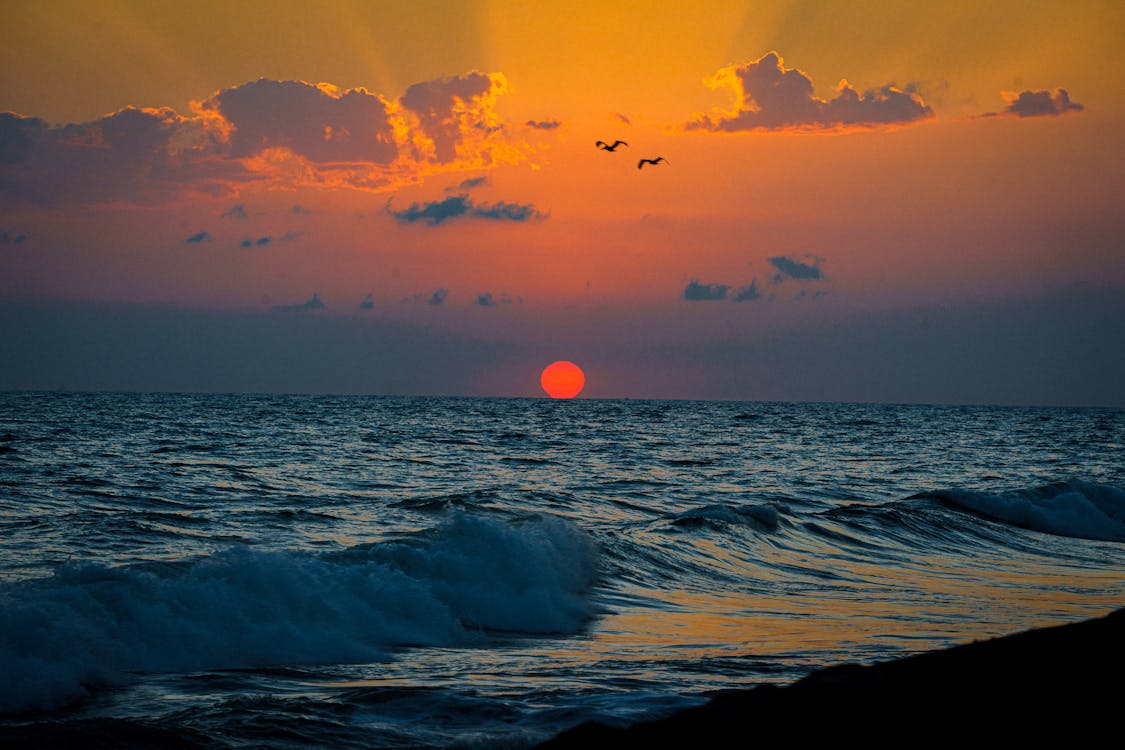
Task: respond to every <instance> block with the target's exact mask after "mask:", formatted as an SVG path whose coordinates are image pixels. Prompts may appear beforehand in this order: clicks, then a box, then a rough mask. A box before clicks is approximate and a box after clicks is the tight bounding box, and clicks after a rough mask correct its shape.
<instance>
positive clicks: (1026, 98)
mask: <svg viewBox="0 0 1125 750" xmlns="http://www.w3.org/2000/svg"><path fill="white" fill-rule="evenodd" d="M1008 99H1009V101H1008V108H1007V109H1005V110H1004V111H1002V112H989V113H988V114H987V115H985V117H999V116H1010V117H1057V116H1058V115H1062V114H1066V113H1067V112H1081V111H1082V110H1083V109H1085V107H1083V106H1082V105H1081V104H1078V103H1077V102H1072V101H1071V100H1070V94H1068V93H1067V90H1066V89H1055V92H1054V93H1053V94H1052V93H1051V92H1050V91H1030V90H1027V91H1021V92H1019V93H1018V94H1014V95H1012V96H1010V97H1008Z"/></svg>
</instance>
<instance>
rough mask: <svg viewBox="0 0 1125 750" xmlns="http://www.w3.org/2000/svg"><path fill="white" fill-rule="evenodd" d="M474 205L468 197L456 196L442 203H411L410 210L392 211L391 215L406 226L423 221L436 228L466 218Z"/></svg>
mask: <svg viewBox="0 0 1125 750" xmlns="http://www.w3.org/2000/svg"><path fill="white" fill-rule="evenodd" d="M472 205H473V204H472V203H470V202H469V197H468V196H467V195H455V196H452V197H450V198H446V199H445V200H442V201H432V202H430V203H422V204H419V203H411V204H410V207H409V208H404V209H403V210H401V211H391V215H392V216H394V217H395V220H396V221H399V222H402V223H404V224H415V223H417V222H420V221H421V222H425V223H426V224H428V225H430V226H431V227H436V226H437V225H439V224H441V223H443V222H445V221H448V220H449V219H455V218H457V217H458V216H464V215H465V214H467V213H468V212H469V210H470V209H471V208H472Z"/></svg>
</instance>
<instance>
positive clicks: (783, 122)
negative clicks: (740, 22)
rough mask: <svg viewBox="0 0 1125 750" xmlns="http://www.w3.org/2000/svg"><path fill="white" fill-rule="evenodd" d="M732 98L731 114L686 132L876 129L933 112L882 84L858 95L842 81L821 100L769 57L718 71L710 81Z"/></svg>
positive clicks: (707, 118) (804, 80) (698, 120)
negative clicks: (832, 94) (729, 91)
mask: <svg viewBox="0 0 1125 750" xmlns="http://www.w3.org/2000/svg"><path fill="white" fill-rule="evenodd" d="M708 83H709V85H710V86H712V87H713V88H729V89H731V90H732V92H733V93H734V97H735V102H734V107H733V108H732V109H731V110H730V111H722V112H715V113H712V114H699V115H696V117H695V118H694V119H693V120H691V121H690V122H688V123H687V124H686V125H685V126H684V127H685V128H686V129H688V130H709V131H718V132H736V131H742V130H805V131H818V130H833V129H837V128H845V127H864V128H870V127H879V126H885V125H893V124H903V123H910V122H916V121H918V120H924V119H926V118H929V117H932V116H933V110H931V109H930V107H928V106H927V105H926V104H925V102H923V101H922V99H921V97H919V96H918V95H917V94H916V93H914V92H913V91H912V90H911V88H910V87H906V88H905V89H899V88H897V87H895V86H893V85H886V86H883V87H881V88H878V89H873V90H870V91H866V92H864V93H862V94H861V93H860V92H859V91H858V90H856V89H854V88H852V87H851V86H850V85H849V84H848V82H847V81H841V82H840V85H839V86H838V87H837V89H836V92H837V93H836V96H834V97H833V98H831V99H819V98H817V97H816V96H814V95H813V83H812V81H811V80H810V79H809V77H808V76H807V75H805V74H804V73H803V72H802V71H800V70H798V69H796V68H786V67H784V65H783V61H782V59H781V56H780V55H778V54H777V53H776V52H770V53H769V54H767V55H765V56H764V57H762V58H760V59H758V60H755V61H753V62H747V63H742V64H740V65H730V66H727V67H725V68H722V69H720V70H719V71H718V72H717V73H716V74H715V75H714V76H713V77H712V78H711V80H710V81H709V82H708Z"/></svg>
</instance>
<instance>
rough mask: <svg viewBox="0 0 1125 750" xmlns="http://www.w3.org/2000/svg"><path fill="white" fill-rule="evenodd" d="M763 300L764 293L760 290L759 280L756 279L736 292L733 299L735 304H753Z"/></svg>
mask: <svg viewBox="0 0 1125 750" xmlns="http://www.w3.org/2000/svg"><path fill="white" fill-rule="evenodd" d="M761 298H762V292H761V290H759V289H758V280H757V279H754V280H753V281H751V282H750V283H749V284H747V285H746V286H743V287H739V288H738V289H736V290H735V292H734V296H733V297H731V301H733V302H753V301H754V300H759V299H761Z"/></svg>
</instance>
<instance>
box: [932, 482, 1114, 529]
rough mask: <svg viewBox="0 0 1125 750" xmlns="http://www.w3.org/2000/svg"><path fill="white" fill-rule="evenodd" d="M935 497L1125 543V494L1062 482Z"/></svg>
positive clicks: (1036, 525)
mask: <svg viewBox="0 0 1125 750" xmlns="http://www.w3.org/2000/svg"><path fill="white" fill-rule="evenodd" d="M935 494H936V496H937V497H940V498H942V499H944V500H948V501H950V502H953V503H954V504H956V505H959V506H961V507H963V508H967V509H969V510H972V511H975V512H977V513H980V514H982V515H986V516H989V517H991V518H995V519H998V520H1000V521H1005V522H1007V523H1011V524H1014V525H1016V526H1022V527H1024V528H1028V529H1034V530H1036V531H1042V532H1045V533H1048V534H1057V535H1059V536H1070V537H1079V538H1082V539H1098V540H1104V541H1111V542H1125V492H1123V491H1122V490H1120V489H1118V488H1116V487H1113V486H1110V485H1105V484H1094V483H1091V482H1080V481H1071V482H1060V483H1057V484H1049V485H1044V486H1042V487H1036V488H1033V489H1028V490H1019V491H1016V492H1008V493H1002V494H992V493H986V492H973V491H970V490H948V491H945V492H939V493H935Z"/></svg>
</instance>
